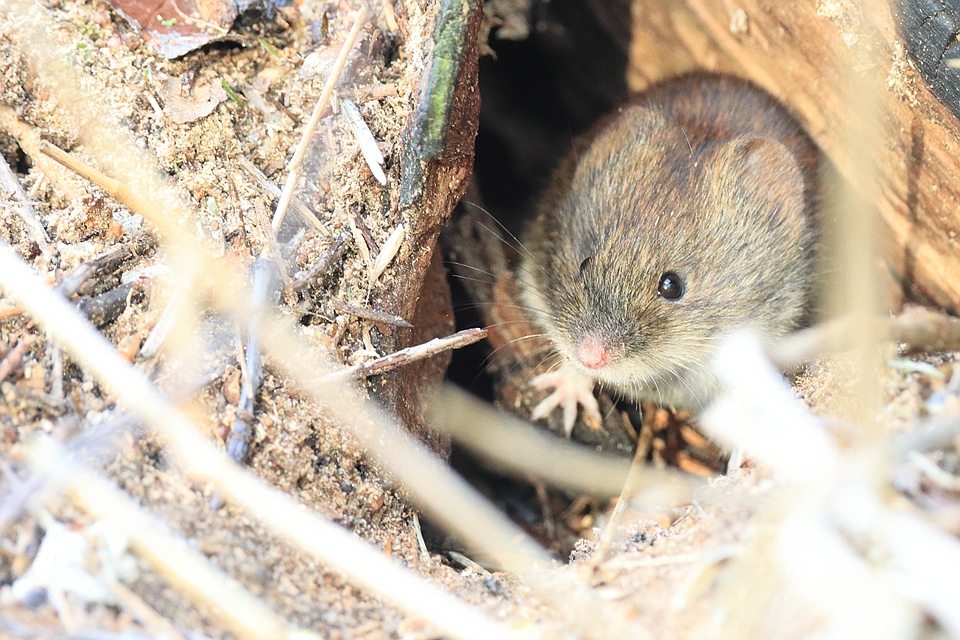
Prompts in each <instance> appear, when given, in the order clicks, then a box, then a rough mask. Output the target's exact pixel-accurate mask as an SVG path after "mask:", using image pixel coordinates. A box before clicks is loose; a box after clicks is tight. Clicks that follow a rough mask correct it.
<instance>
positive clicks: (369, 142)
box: [340, 98, 387, 185]
mask: <svg viewBox="0 0 960 640" xmlns="http://www.w3.org/2000/svg"><path fill="white" fill-rule="evenodd" d="M340 106H341V108H342V109H343V115H345V116H347V120H348V121H349V122H350V128H351V129H353V135H355V136H356V137H357V142H359V143H360V153H362V154H363V159H364V160H366V161H367V166H368V167H370V171H371V172H372V173H373V177H374V178H376V179H377V182H379V183H380V184H382V185H385V184H387V175H386V174H385V173H384V172H383V162H384V161H383V153H381V151H380V147H378V146H377V140H376V138H374V137H373V133H371V131H370V127H368V126H367V123H366V121H365V120H364V119H363V116H361V115H360V110H359V109H357V105H355V104H354V103H353V100H351V99H350V98H341V99H340Z"/></svg>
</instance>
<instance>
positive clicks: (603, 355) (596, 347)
mask: <svg viewBox="0 0 960 640" xmlns="http://www.w3.org/2000/svg"><path fill="white" fill-rule="evenodd" d="M577 358H579V359H580V364H582V365H583V366H585V367H586V368H587V369H599V368H600V367H604V366H606V365H607V364H608V363H609V362H610V351H609V349H607V345H606V344H604V342H603V340H600V339H599V338H596V337H594V336H587V337H585V338H584V339H583V341H581V342H580V348H579V349H577Z"/></svg>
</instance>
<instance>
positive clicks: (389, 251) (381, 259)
mask: <svg viewBox="0 0 960 640" xmlns="http://www.w3.org/2000/svg"><path fill="white" fill-rule="evenodd" d="M403 237H404V230H403V225H402V224H401V225H397V228H396V229H394V230H393V233H391V234H390V237H389V238H387V241H386V242H385V243H384V244H383V248H382V249H380V254H379V255H378V256H377V261H376V263H375V264H374V265H373V269H372V270H371V271H370V284H373V283H375V282H376V281H377V279H378V278H379V277H380V276H381V275H382V274H383V272H384V271H385V270H386V268H387V265H389V264H390V262H391V261H392V260H393V259H394V257H395V256H396V255H397V252H398V251H400V247H401V245H403Z"/></svg>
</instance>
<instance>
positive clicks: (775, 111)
mask: <svg viewBox="0 0 960 640" xmlns="http://www.w3.org/2000/svg"><path fill="white" fill-rule="evenodd" d="M577 146H578V145H577V144H575V145H574V147H575V149H574V151H573V152H571V153H570V155H569V156H568V157H567V158H566V159H565V160H564V161H563V162H562V163H561V165H560V167H559V168H558V169H557V171H556V172H555V174H554V176H553V178H552V180H551V183H550V186H549V188H548V189H547V191H546V194H545V196H544V197H543V198H542V200H541V202H540V204H539V207H538V210H537V214H536V217H535V219H534V220H533V221H532V222H531V224H530V225H529V226H528V228H527V230H526V232H525V234H524V237H523V245H524V246H525V247H526V249H527V252H526V255H525V256H524V259H523V262H522V263H521V273H520V277H519V280H520V283H521V289H522V297H523V302H524V303H525V304H526V305H527V307H528V308H530V309H531V311H532V313H533V315H534V316H535V321H536V323H537V324H539V325H540V326H541V327H542V328H543V329H544V332H545V335H546V337H547V338H549V340H550V341H551V342H552V343H553V346H554V347H555V348H556V351H557V352H558V353H559V354H560V356H562V364H561V365H560V366H559V367H558V368H556V369H555V370H553V371H551V372H549V373H547V374H544V375H542V376H539V377H538V378H537V379H535V380H534V384H535V385H536V386H538V387H540V388H555V389H556V390H555V392H554V393H553V394H552V395H550V396H549V397H548V398H547V399H546V400H544V401H543V402H542V403H541V404H540V405H539V406H538V407H537V408H536V409H535V410H534V416H533V417H534V419H537V418H540V417H543V416H546V415H548V414H549V413H550V412H551V411H552V410H553V409H554V408H556V407H558V406H560V407H563V410H564V424H565V427H566V431H567V435H569V434H570V431H571V429H572V428H573V424H574V422H575V420H576V412H577V407H578V405H583V406H584V409H585V418H589V420H588V423H590V422H594V423H597V422H598V418H599V411H598V408H597V401H596V399H595V398H594V397H593V386H594V383H595V382H596V381H599V382H601V384H603V385H607V386H610V387H613V388H614V389H616V390H618V391H619V392H621V393H623V394H624V395H625V396H627V397H629V398H632V399H634V400H649V401H652V402H656V403H658V404H659V405H661V406H667V407H673V408H677V409H688V410H690V411H692V412H694V413H697V412H699V411H700V410H702V408H703V407H705V406H706V405H707V404H708V403H709V402H710V401H711V400H712V399H713V398H714V397H716V396H717V394H718V393H719V392H720V391H721V390H722V387H721V385H720V383H719V381H718V380H717V379H716V378H715V377H714V375H713V373H712V372H711V370H710V368H709V361H710V357H711V355H712V353H713V350H714V347H715V345H716V344H717V341H718V340H719V339H720V338H721V337H722V336H723V334H724V333H725V332H727V331H729V330H732V329H734V328H736V327H738V326H740V325H750V326H752V327H754V328H755V329H759V330H761V331H764V332H766V333H767V334H768V335H770V336H777V335H782V334H784V333H787V332H789V331H792V330H794V329H796V328H798V326H799V325H800V324H801V323H802V322H803V321H804V319H805V317H806V312H807V310H808V307H809V298H810V293H811V288H812V283H813V275H814V273H813V272H814V262H815V245H816V243H817V231H816V225H815V222H814V219H815V209H816V207H817V191H818V184H817V183H818V169H819V164H820V153H819V151H818V150H817V148H816V146H815V145H814V143H813V142H812V141H811V140H810V138H809V137H808V136H807V135H806V133H804V131H803V129H802V128H801V126H800V124H799V123H798V122H797V121H796V120H795V119H794V118H793V117H792V116H791V115H790V113H788V112H787V110H786V109H785V108H784V107H783V106H781V105H780V104H779V103H778V102H777V101H776V100H775V99H774V98H772V97H771V96H769V95H768V94H766V93H765V92H763V91H762V90H761V89H759V88H757V87H755V86H754V85H752V84H750V83H748V82H746V81H744V80H739V79H736V78H733V77H729V76H723V75H715V74H705V73H697V74H692V75H687V76H683V77H680V78H677V79H674V80H669V81H666V82H664V83H662V84H659V85H656V86H654V87H652V88H651V89H649V90H648V91H646V92H645V93H643V94H641V95H640V96H638V97H637V99H636V100H634V101H633V102H631V103H630V104H629V105H628V106H624V107H622V108H620V109H618V110H617V111H616V112H615V113H613V114H611V115H610V116H608V117H607V118H606V119H604V120H602V121H601V122H600V123H599V124H598V125H597V126H596V127H595V128H594V131H593V132H592V133H591V134H588V136H587V137H586V138H585V139H584V140H581V141H579V146H581V147H583V146H586V148H585V149H580V150H579V151H578V150H577ZM595 421H596V422H595Z"/></svg>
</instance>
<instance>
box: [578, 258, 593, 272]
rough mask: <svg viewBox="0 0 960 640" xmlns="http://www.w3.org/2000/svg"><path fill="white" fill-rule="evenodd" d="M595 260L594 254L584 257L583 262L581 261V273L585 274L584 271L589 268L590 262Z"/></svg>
mask: <svg viewBox="0 0 960 640" xmlns="http://www.w3.org/2000/svg"><path fill="white" fill-rule="evenodd" d="M591 262H593V256H587V257H586V258H584V259H583V262H581V263H580V275H581V276H582V275H583V272H584V271H586V270H587V267H589V266H590V263H591Z"/></svg>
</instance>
